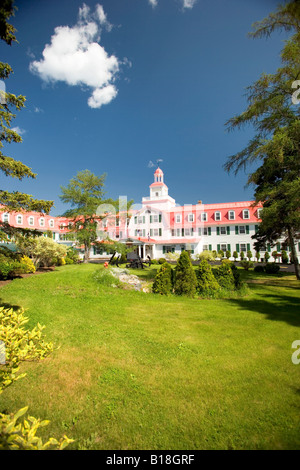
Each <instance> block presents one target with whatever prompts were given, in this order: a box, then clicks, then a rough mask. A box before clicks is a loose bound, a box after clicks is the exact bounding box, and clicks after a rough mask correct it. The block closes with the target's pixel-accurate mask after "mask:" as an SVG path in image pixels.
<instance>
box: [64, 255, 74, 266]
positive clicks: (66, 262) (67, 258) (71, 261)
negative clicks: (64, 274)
mask: <svg viewBox="0 0 300 470" xmlns="http://www.w3.org/2000/svg"><path fill="white" fill-rule="evenodd" d="M65 264H74V261H73V260H72V258H69V257H68V256H66V257H65Z"/></svg>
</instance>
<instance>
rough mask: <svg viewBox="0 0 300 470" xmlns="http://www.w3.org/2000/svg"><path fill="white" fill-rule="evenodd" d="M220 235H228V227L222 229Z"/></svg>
mask: <svg viewBox="0 0 300 470" xmlns="http://www.w3.org/2000/svg"><path fill="white" fill-rule="evenodd" d="M220 235H227V229H226V227H224V226H223V227H220Z"/></svg>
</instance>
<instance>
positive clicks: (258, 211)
mask: <svg viewBox="0 0 300 470" xmlns="http://www.w3.org/2000/svg"><path fill="white" fill-rule="evenodd" d="M261 212H262V207H261V208H260V209H257V218H258V219H261V215H260V214H261Z"/></svg>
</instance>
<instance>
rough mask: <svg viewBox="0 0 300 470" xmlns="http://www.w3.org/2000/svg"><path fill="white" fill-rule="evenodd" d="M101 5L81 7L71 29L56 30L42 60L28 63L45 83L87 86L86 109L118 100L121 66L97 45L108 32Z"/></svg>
mask: <svg viewBox="0 0 300 470" xmlns="http://www.w3.org/2000/svg"><path fill="white" fill-rule="evenodd" d="M112 27H113V26H112V25H111V24H110V23H109V22H108V20H107V17H106V15H105V12H104V10H103V7H102V5H99V4H97V5H96V7H95V11H94V12H93V13H91V11H90V8H89V7H88V6H87V5H86V4H83V6H82V7H81V8H80V9H79V14H78V21H77V23H76V24H75V26H73V27H69V26H57V27H56V28H55V29H54V34H53V36H52V37H51V43H50V44H46V46H45V48H44V50H43V58H42V59H41V60H39V61H37V60H35V61H33V62H31V63H30V70H31V71H32V72H33V73H35V74H37V75H39V76H40V78H41V79H42V80H44V81H45V82H56V81H62V82H65V83H67V84H68V85H71V86H77V85H86V86H87V87H89V88H91V89H92V95H91V97H90V98H89V99H88V105H89V106H90V107H92V108H100V107H101V106H102V105H103V104H108V103H110V101H112V100H113V99H114V98H115V97H116V96H117V92H118V91H117V88H116V86H115V84H114V82H115V80H116V76H117V73H118V71H119V69H120V64H121V62H120V61H119V60H118V58H117V57H115V56H114V55H111V56H109V55H108V53H107V52H106V51H105V49H104V47H102V46H101V45H100V44H99V41H100V39H101V32H102V29H103V28H105V29H106V30H107V31H111V29H112Z"/></svg>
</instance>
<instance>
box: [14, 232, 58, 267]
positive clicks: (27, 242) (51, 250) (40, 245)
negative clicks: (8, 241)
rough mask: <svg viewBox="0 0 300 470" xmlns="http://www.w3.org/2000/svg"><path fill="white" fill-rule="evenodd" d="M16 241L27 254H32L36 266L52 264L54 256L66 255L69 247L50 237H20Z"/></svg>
mask: <svg viewBox="0 0 300 470" xmlns="http://www.w3.org/2000/svg"><path fill="white" fill-rule="evenodd" d="M16 243H17V245H18V247H19V248H20V250H21V251H22V252H23V253H24V255H26V256H30V257H31V258H32V261H33V263H34V265H35V266H51V264H52V263H53V258H56V259H57V262H58V263H59V259H60V258H62V257H63V256H65V254H66V252H67V249H66V247H65V246H64V245H60V244H59V243H56V242H55V241H54V240H52V239H51V238H48V237H42V236H41V237H38V238H25V237H20V236H19V237H18V238H17V240H16Z"/></svg>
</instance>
